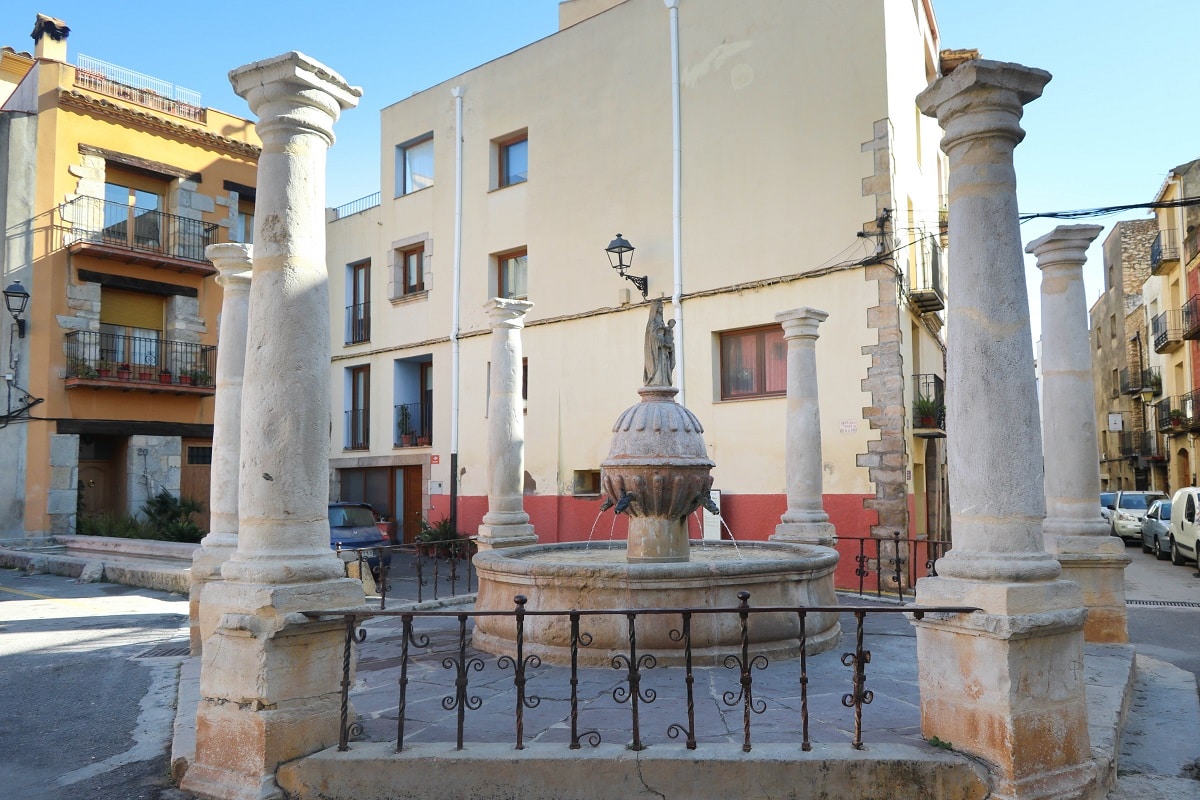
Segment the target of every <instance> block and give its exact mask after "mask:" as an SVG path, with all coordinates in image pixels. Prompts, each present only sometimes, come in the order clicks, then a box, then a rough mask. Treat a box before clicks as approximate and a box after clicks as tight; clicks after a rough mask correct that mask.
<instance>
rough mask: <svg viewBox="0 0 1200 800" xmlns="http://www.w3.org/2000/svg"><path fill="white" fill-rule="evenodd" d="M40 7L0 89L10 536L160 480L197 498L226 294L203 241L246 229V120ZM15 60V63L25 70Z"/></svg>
mask: <svg viewBox="0 0 1200 800" xmlns="http://www.w3.org/2000/svg"><path fill="white" fill-rule="evenodd" d="M68 34H69V29H68V28H67V26H66V25H65V24H64V23H63V22H62V21H61V20H54V19H51V18H49V17H44V16H41V15H39V16H38V18H37V27H36V28H35V30H34V33H33V36H34V40H35V51H34V53H33V57H32V58H29V57H28V55H27V54H17V53H15V52H13V53H11V54H10V52H9V51H6V52H5V53H4V58H5V61H4V66H5V67H7V66H8V64H9V62H10V61H13V62H14V64H15V62H16V61H18V60H20V59H19V58H17V57H20V56H24V71H23V73H22V74H20V75H19V77H16V76H13V77H14V78H15V80H13V81H12V82H11V83H7V82H8V79H9V74H8V72H7V71H4V73H3V75H0V77H2V78H3V81H4V82H3V83H0V86H4V87H5V89H4V90H5V91H7V92H8V96H7V98H6V100H5V101H4V104H3V106H2V107H0V170H2V171H3V172H2V173H0V178H2V179H0V191H3V193H4V197H3V202H2V203H0V211H2V213H3V215H4V217H3V229H4V230H5V231H6V237H5V241H4V250H3V261H2V262H0V275H2V276H3V283H4V285H5V286H6V287H12V286H13V285H14V284H19V286H20V287H22V288H23V289H24V290H25V291H26V292H27V293H28V295H29V302H28V307H27V309H26V311H25V312H24V314H23V325H21V326H20V327H21V328H22V330H18V327H19V326H18V324H17V323H16V322H15V320H14V321H13V324H12V325H4V326H2V328H0V348H2V351H3V353H4V357H5V359H6V368H5V373H6V374H5V381H6V384H7V385H6V387H4V388H5V389H6V395H7V405H6V408H5V410H4V416H3V423H2V427H0V452H2V453H3V461H4V463H5V469H4V470H3V476H2V477H0V536H3V537H6V538H13V537H21V536H39V535H48V534H61V533H71V532H74V530H75V528H76V524H77V521H78V519H77V517H78V515H79V514H81V513H82V514H117V515H119V514H124V513H135V512H136V511H137V510H138V509H139V508H140V506H141V504H142V503H143V502H144V501H145V500H146V499H147V498H148V497H149V496H152V495H154V494H157V493H158V492H160V491H161V490H163V489H166V490H167V491H169V492H170V493H171V494H174V495H179V494H181V493H182V494H184V495H187V496H190V497H193V498H195V499H198V500H200V501H202V502H204V503H205V504H207V500H208V472H207V470H208V462H209V460H210V458H211V445H212V442H211V439H212V414H213V401H212V397H213V394H214V391H215V390H214V388H213V381H212V374H213V372H214V371H215V359H216V347H217V345H218V342H217V326H216V322H217V316H218V313H219V311H220V306H221V289H220V287H219V286H217V284H216V283H215V282H214V281H213V279H212V277H213V276H214V275H215V274H216V270H215V269H214V268H213V266H212V264H211V263H209V262H208V261H207V260H206V259H205V253H204V249H205V247H206V246H207V245H208V244H213V243H217V242H224V241H247V240H248V239H249V238H250V237H251V233H250V232H251V229H252V227H251V223H252V219H253V204H254V183H255V174H256V163H257V159H258V154H259V152H260V147H259V141H258V138H257V136H256V134H255V132H254V127H253V125H252V124H251V123H250V122H248V121H246V120H244V119H241V118H239V117H235V116H232V115H229V114H225V113H223V112H220V111H216V110H214V109H211V108H205V107H203V106H202V105H201V104H200V103H199V98H198V96H192V94H189V93H187V91H186V90H181V89H178V87H174V86H172V85H171V84H167V83H165V82H163V81H158V80H156V79H153V78H150V77H149V76H144V75H139V74H137V73H133V72H131V71H129V70H125V69H123V68H121V67H118V66H115V65H112V64H107V63H105V62H102V61H99V60H97V59H92V58H88V57H86V56H83V55H79V56H77V57H76V64H75V65H72V64H69V63H67V36H68ZM18 71H19V69H18Z"/></svg>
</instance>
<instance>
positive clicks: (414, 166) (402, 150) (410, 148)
mask: <svg viewBox="0 0 1200 800" xmlns="http://www.w3.org/2000/svg"><path fill="white" fill-rule="evenodd" d="M430 186H433V134H432V133H428V134H425V135H424V136H422V137H419V138H417V139H414V140H412V141H410V142H406V143H405V144H401V145H397V146H396V196H397V197H399V196H400V195H404V194H411V193H413V192H416V191H420V190H421V189H426V188H428V187H430Z"/></svg>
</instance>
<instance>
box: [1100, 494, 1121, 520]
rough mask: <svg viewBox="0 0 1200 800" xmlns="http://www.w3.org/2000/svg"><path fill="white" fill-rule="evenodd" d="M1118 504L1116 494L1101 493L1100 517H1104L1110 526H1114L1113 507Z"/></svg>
mask: <svg viewBox="0 0 1200 800" xmlns="http://www.w3.org/2000/svg"><path fill="white" fill-rule="evenodd" d="M1116 503H1117V493H1116V492H1101V493H1100V516H1102V517H1104V521H1105V522H1107V523H1108V524H1109V525H1110V526H1111V525H1112V512H1113V507H1114V506H1115V505H1116Z"/></svg>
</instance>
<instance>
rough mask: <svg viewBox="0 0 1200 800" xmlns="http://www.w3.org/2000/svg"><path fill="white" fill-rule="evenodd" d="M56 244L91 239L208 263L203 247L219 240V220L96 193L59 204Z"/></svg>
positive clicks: (115, 245) (56, 222)
mask: <svg viewBox="0 0 1200 800" xmlns="http://www.w3.org/2000/svg"><path fill="white" fill-rule="evenodd" d="M57 216H58V218H57V220H55V222H54V228H55V232H56V234H57V241H56V244H55V246H56V247H69V246H70V245H72V244H75V243H77V242H91V243H94V244H103V245H108V246H112V247H124V248H128V249H130V250H135V251H139V252H144V253H157V254H160V255H165V256H171V257H173V258H182V259H186V260H188V261H198V262H201V263H205V264H207V263H208V262H207V260H206V257H205V255H204V248H206V247H208V246H209V245H210V244H214V243H215V242H216V241H217V229H218V226H217V225H216V223H210V222H204V221H203V220H199V219H190V218H188V217H179V216H176V215H174V214H166V213H164V212H162V211H150V210H146V209H142V208H135V207H133V206H130V205H126V204H124V203H114V202H111V201H108V200H101V199H99V198H97V197H76V198H75V199H74V200H71V201H69V202H67V203H63V204H62V205H60V206H58V215H57Z"/></svg>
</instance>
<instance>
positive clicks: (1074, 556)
mask: <svg viewBox="0 0 1200 800" xmlns="http://www.w3.org/2000/svg"><path fill="white" fill-rule="evenodd" d="M1045 539H1046V550H1047V551H1049V552H1050V553H1051V554H1053V555H1054V557H1055V558H1056V559H1058V563H1059V564H1061V565H1062V577H1063V580H1068V581H1074V582H1075V583H1078V584H1079V588H1080V589H1081V590H1082V591H1083V603H1084V605H1085V606H1087V609H1088V618H1087V623H1086V624H1085V625H1084V626H1083V638H1084V640H1085V641H1088V642H1095V643H1099V644H1128V643H1129V624H1128V620H1127V616H1126V610H1125V567H1127V566H1129V561H1130V558H1129V555H1128V554H1127V553H1126V552H1125V543H1124V542H1123V541H1121V540H1120V539H1116V538H1114V537H1112V536H1109V535H1108V534H1107V533H1106V534H1105V535H1103V536H1046V537H1045Z"/></svg>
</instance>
